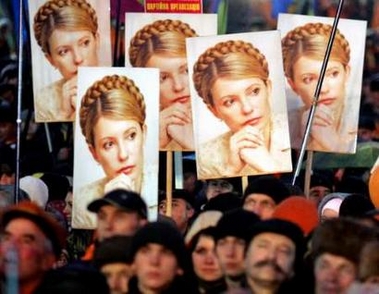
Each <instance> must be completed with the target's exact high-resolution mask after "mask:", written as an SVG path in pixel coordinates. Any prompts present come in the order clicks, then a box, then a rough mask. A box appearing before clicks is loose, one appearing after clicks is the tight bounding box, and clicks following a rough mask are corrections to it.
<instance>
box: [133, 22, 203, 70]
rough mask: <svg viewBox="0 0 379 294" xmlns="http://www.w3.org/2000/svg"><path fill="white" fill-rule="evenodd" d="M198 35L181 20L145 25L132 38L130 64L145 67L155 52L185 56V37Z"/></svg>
mask: <svg viewBox="0 0 379 294" xmlns="http://www.w3.org/2000/svg"><path fill="white" fill-rule="evenodd" d="M196 36H197V34H196V32H195V31H194V30H193V29H192V28H191V27H190V26H189V25H188V24H187V23H184V22H182V21H180V20H171V19H166V20H157V21H155V22H153V23H152V24H149V25H146V26H144V27H143V28H142V29H140V30H139V31H138V32H137V33H136V34H135V35H134V37H133V38H132V39H131V41H130V47H129V60H130V64H131V65H132V66H135V67H145V66H146V63H147V62H148V61H149V59H150V57H151V56H152V55H153V54H164V55H170V56H175V57H185V56H186V42H185V38H187V37H196Z"/></svg>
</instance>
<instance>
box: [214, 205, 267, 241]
mask: <svg viewBox="0 0 379 294" xmlns="http://www.w3.org/2000/svg"><path fill="white" fill-rule="evenodd" d="M259 220H260V219H259V216H258V215H257V214H255V213H254V212H251V211H247V210H244V209H242V208H237V209H233V210H230V211H227V212H225V213H224V215H223V216H222V217H221V218H220V220H219V221H218V222H217V225H216V236H215V240H216V242H217V241H218V240H220V239H222V238H224V237H227V236H233V237H237V238H240V239H243V240H245V241H247V240H248V239H249V237H250V235H249V232H248V230H247V229H246V228H247V227H248V226H251V225H253V224H255V223H256V222H258V221H259Z"/></svg>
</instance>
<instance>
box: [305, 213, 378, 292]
mask: <svg viewBox="0 0 379 294" xmlns="http://www.w3.org/2000/svg"><path fill="white" fill-rule="evenodd" d="M336 236H338V238H337V237H336ZM377 239H378V232H377V230H375V229H373V228H370V227H368V226H366V225H363V224H361V223H359V222H357V221H356V220H353V219H349V218H346V217H338V218H333V219H329V220H326V221H324V222H322V223H321V224H320V225H319V226H318V227H317V228H316V229H315V230H314V232H313V235H312V239H311V243H310V248H311V251H310V254H311V256H312V261H313V271H314V279H315V289H314V293H315V294H324V293H345V292H346V291H347V289H348V288H349V287H350V286H351V284H352V283H353V282H354V281H355V280H356V279H357V278H358V266H359V256H360V252H361V250H362V248H363V246H364V245H365V244H366V243H367V242H370V241H373V240H377Z"/></svg>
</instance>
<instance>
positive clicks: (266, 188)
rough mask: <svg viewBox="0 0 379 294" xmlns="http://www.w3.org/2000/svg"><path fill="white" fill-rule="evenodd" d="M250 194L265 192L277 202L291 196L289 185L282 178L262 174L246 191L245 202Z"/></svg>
mask: <svg viewBox="0 0 379 294" xmlns="http://www.w3.org/2000/svg"><path fill="white" fill-rule="evenodd" d="M250 194H265V195H267V196H269V197H271V198H272V199H273V200H274V202H275V203H276V204H279V203H280V202H281V201H282V200H284V199H285V198H287V197H288V196H290V193H289V191H288V188H287V186H286V185H285V184H284V182H282V181H281V180H280V179H278V178H276V177H274V176H271V175H267V176H260V177H258V178H255V179H254V180H253V181H251V182H250V183H249V184H248V185H247V187H246V189H245V192H244V195H243V202H245V200H246V197H247V196H249V195H250Z"/></svg>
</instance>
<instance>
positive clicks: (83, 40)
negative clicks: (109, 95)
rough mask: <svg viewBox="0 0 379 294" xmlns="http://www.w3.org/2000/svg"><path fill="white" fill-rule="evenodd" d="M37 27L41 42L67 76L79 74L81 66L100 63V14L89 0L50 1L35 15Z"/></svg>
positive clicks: (38, 39)
mask: <svg viewBox="0 0 379 294" xmlns="http://www.w3.org/2000/svg"><path fill="white" fill-rule="evenodd" d="M33 29H34V36H35V38H36V40H37V43H38V45H39V46H40V47H41V49H42V51H43V53H44V54H45V56H46V58H47V59H48V61H49V62H50V63H51V65H52V66H54V67H56V68H57V69H58V70H59V72H60V73H61V74H62V76H63V78H65V79H70V78H72V77H73V76H75V75H76V74H77V70H78V67H79V66H96V65H98V42H99V35H98V23H97V16H96V11H95V10H94V9H93V8H92V7H91V5H90V4H89V3H88V2H87V1H85V0H73V1H71V0H64V1H61V0H51V1H47V2H46V3H44V5H42V6H41V7H40V8H39V9H38V11H37V13H36V14H35V16H34V25H33Z"/></svg>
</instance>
